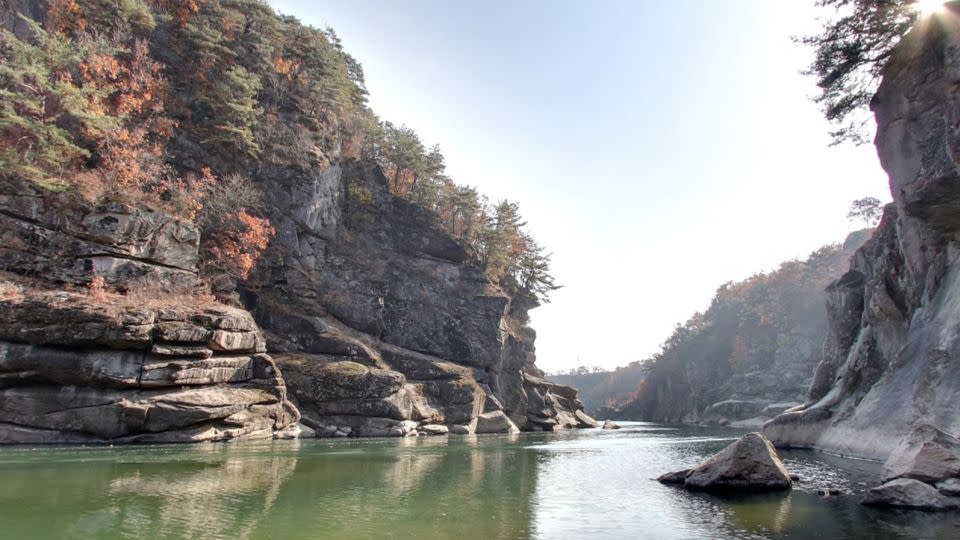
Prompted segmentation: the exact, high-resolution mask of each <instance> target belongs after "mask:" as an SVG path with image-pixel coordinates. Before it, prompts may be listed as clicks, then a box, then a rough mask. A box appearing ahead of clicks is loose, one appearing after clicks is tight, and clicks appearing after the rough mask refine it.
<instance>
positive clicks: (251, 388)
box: [0, 292, 299, 444]
mask: <svg viewBox="0 0 960 540" xmlns="http://www.w3.org/2000/svg"><path fill="white" fill-rule="evenodd" d="M0 320H3V321H4V324H2V325H0V443H18V444H20V443H25V444H36V443H62V442H104V443H105V442H197V441H210V440H231V439H252V438H270V437H273V436H275V435H277V434H279V433H282V432H285V433H288V434H289V433H291V432H292V431H295V429H294V428H295V424H296V422H297V419H298V417H299V415H298V413H297V410H296V408H295V407H293V406H292V405H291V404H290V403H289V402H288V401H287V399H286V389H285V386H284V381H283V378H282V377H281V375H280V372H279V370H278V369H277V366H276V364H275V363H274V361H273V360H272V359H271V358H270V356H269V355H267V354H264V352H265V350H266V349H265V342H264V339H263V337H262V336H261V335H260V332H259V330H258V329H257V326H256V324H255V323H254V321H253V318H252V317H251V316H250V314H249V313H247V312H245V311H243V310H240V309H236V308H232V307H228V306H217V305H214V306H210V307H205V308H187V307H176V308H151V307H122V306H105V305H103V304H102V303H97V302H92V301H91V300H90V298H88V297H87V296H86V295H82V294H77V293H66V292H47V293H33V294H31V295H30V296H29V297H28V298H17V299H11V300H4V301H0Z"/></svg>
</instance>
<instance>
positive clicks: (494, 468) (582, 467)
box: [0, 423, 960, 540]
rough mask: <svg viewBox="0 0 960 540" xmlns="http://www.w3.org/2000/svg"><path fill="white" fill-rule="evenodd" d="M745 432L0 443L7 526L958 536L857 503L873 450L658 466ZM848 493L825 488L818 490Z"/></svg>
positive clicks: (262, 533)
mask: <svg viewBox="0 0 960 540" xmlns="http://www.w3.org/2000/svg"><path fill="white" fill-rule="evenodd" d="M736 436H738V432H735V431H730V430H723V429H707V428H692V427H682V428H678V427H669V426H659V425H654V424H640V423H625V428H624V429H621V430H619V431H602V430H580V431H573V432H567V433H556V434H543V433H541V434H522V435H514V436H506V435H504V436H480V437H454V436H451V437H419V438H406V439H349V440H304V441H275V442H265V443H239V444H207V445H194V446H136V447H123V448H103V447H91V448H81V447H41V448H23V447H14V448H4V449H0V538H16V539H20V538H229V539H246V538H277V539H288V538H291V539H295V538H452V539H457V540H466V539H473V538H477V539H494V538H576V539H581V538H768V537H774V538H960V519H958V518H957V516H956V515H955V514H940V515H937V514H924V513H918V512H899V511H889V510H876V509H870V508H864V507H862V506H861V505H859V504H858V496H859V494H862V492H863V491H864V490H865V489H866V488H867V487H869V485H870V484H871V483H872V482H873V481H874V480H875V478H876V477H877V474H878V472H879V467H880V466H879V465H878V464H875V463H870V462H864V461H855V460H845V459H840V458H836V457H831V456H827V455H824V454H820V453H816V452H799V451H796V452H783V453H782V454H781V457H783V458H784V462H785V463H786V465H787V468H788V469H790V470H791V472H795V473H797V474H799V475H800V476H801V482H800V483H799V484H798V486H797V488H796V489H794V490H793V491H792V492H789V493H782V494H767V495H754V496H748V497H738V498H730V497H718V496H713V495H706V494H695V493H687V492H685V491H683V490H681V489H677V488H673V487H667V486H662V485H660V484H659V483H657V482H655V481H652V480H651V478H653V477H656V476H657V475H659V474H661V473H663V472H666V471H669V470H675V469H679V468H684V467H687V466H690V465H693V464H695V463H696V462H698V461H700V460H701V459H703V458H704V457H706V456H708V455H710V454H712V453H714V452H716V451H717V450H719V449H720V448H722V447H723V446H725V445H726V444H728V443H729V442H730V441H731V440H733V439H734V438H735V437H736ZM825 488H833V489H839V490H841V491H842V492H843V493H845V495H841V496H836V497H822V496H820V495H818V494H817V490H819V489H825Z"/></svg>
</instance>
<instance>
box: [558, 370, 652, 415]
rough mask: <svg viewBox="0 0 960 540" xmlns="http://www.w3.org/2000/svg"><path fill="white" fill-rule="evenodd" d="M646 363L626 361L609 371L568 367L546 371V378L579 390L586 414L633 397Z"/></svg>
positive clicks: (641, 379)
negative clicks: (553, 371)
mask: <svg viewBox="0 0 960 540" xmlns="http://www.w3.org/2000/svg"><path fill="white" fill-rule="evenodd" d="M648 367H649V364H648V363H646V362H641V361H636V362H630V363H629V364H627V365H626V366H623V367H618V368H617V369H615V370H613V371H606V370H590V369H587V368H583V367H581V368H578V369H572V370H570V371H568V372H565V373H555V374H552V375H550V376H549V377H550V380H552V381H555V382H557V383H560V384H565V385H567V386H572V387H574V388H576V389H577V390H580V400H581V401H583V406H584V408H585V409H586V410H587V411H589V412H590V414H597V411H598V410H599V409H600V408H602V407H615V406H616V405H617V404H619V403H624V402H626V401H629V400H631V399H633V398H634V397H635V394H636V392H637V389H638V388H640V383H641V382H643V377H644V374H645V373H646V369H647V368H648Z"/></svg>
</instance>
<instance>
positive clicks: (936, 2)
mask: <svg viewBox="0 0 960 540" xmlns="http://www.w3.org/2000/svg"><path fill="white" fill-rule="evenodd" d="M944 3H945V2H944V0H917V1H916V3H914V4H913V9H916V10H917V11H919V12H920V13H938V12H940V11H943V7H944V6H943V4H944Z"/></svg>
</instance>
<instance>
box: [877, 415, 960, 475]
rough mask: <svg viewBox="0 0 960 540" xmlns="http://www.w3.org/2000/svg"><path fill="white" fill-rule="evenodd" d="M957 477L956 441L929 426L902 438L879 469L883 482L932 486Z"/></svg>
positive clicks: (958, 446) (959, 448)
mask: <svg viewBox="0 0 960 540" xmlns="http://www.w3.org/2000/svg"><path fill="white" fill-rule="evenodd" d="M956 476H960V441H958V440H957V438H956V437H954V436H952V435H950V434H948V433H944V432H943V431H941V430H939V429H937V428H936V427H934V426H931V425H929V424H923V425H920V426H918V427H916V428H914V430H913V431H911V432H910V434H909V435H907V436H906V437H904V438H903V440H902V441H901V442H900V444H899V445H898V446H897V448H896V449H894V451H893V452H892V453H891V454H890V458H889V459H887V461H886V463H885V464H884V469H883V481H884V482H886V481H888V480H894V479H897V478H913V479H915V480H920V481H921V482H927V483H934V482H937V481H939V480H943V479H946V478H951V477H956Z"/></svg>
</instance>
